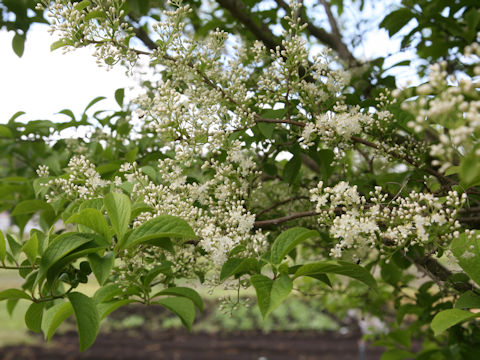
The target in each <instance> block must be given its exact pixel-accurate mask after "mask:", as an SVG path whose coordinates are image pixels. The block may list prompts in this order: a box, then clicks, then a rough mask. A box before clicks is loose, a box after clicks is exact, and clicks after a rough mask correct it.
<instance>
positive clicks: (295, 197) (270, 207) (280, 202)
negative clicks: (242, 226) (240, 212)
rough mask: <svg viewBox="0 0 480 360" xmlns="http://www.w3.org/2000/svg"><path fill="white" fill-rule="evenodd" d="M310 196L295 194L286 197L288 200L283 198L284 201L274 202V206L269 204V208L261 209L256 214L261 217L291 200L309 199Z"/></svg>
mask: <svg viewBox="0 0 480 360" xmlns="http://www.w3.org/2000/svg"><path fill="white" fill-rule="evenodd" d="M308 199H309V197H308V196H294V197H291V198H289V199H286V200H282V201H279V202H277V203H275V204H273V205H272V206H269V207H268V208H266V209H263V210H260V211H259V212H258V213H257V214H256V216H257V217H259V216H260V215H263V214H265V213H267V212H269V211H271V210H273V209H275V208H277V207H279V206H282V205H285V204H288V203H289V202H292V201H295V200H308Z"/></svg>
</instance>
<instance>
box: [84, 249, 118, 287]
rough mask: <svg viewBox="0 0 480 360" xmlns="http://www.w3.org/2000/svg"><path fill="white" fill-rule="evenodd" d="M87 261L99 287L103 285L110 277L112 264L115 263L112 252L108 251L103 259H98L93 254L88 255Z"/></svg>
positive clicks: (97, 256)
mask: <svg viewBox="0 0 480 360" xmlns="http://www.w3.org/2000/svg"><path fill="white" fill-rule="evenodd" d="M88 260H89V262H90V267H91V268H92V271H93V274H94V275H95V277H96V278H97V281H98V283H99V284H100V285H103V284H105V281H107V279H108V277H109V276H110V271H111V270H112V267H113V263H114V261H115V257H114V254H113V252H112V251H110V252H108V253H106V254H105V255H104V256H103V257H100V255H98V254H95V253H94V254H90V255H88Z"/></svg>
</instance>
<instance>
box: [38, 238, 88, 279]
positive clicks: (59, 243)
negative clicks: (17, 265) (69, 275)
mask: <svg viewBox="0 0 480 360" xmlns="http://www.w3.org/2000/svg"><path fill="white" fill-rule="evenodd" d="M94 239H95V235H94V234H84V233H70V232H69V233H64V234H61V235H59V236H57V237H56V238H55V239H54V240H53V241H52V242H51V243H50V244H49V245H48V247H47V249H46V250H45V252H44V253H43V256H42V260H41V262H40V269H39V272H38V279H41V278H42V277H43V276H44V275H45V274H46V272H47V271H48V269H50V267H52V266H53V265H54V264H55V263H56V262H57V261H59V260H60V259H61V258H62V257H64V256H65V255H67V254H68V253H70V252H71V251H73V250H75V249H77V248H79V247H80V246H82V245H84V244H86V243H88V242H90V241H92V240H94Z"/></svg>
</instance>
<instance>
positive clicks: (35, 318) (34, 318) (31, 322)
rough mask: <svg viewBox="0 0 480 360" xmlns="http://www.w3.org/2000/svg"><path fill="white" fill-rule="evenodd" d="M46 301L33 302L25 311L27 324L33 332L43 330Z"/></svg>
mask: <svg viewBox="0 0 480 360" xmlns="http://www.w3.org/2000/svg"><path fill="white" fill-rule="evenodd" d="M44 307H45V303H44V302H40V303H32V304H31V305H30V306H29V307H28V309H27V311H26V313H25V324H26V325H27V328H28V329H30V330H31V331H33V332H36V333H40V332H42V319H43V309H44Z"/></svg>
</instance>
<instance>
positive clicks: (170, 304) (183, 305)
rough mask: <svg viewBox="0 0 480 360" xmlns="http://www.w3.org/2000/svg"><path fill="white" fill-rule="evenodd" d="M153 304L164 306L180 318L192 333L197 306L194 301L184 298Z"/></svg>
mask: <svg viewBox="0 0 480 360" xmlns="http://www.w3.org/2000/svg"><path fill="white" fill-rule="evenodd" d="M152 304H158V305H162V306H163V307H165V308H167V309H168V310H170V311H171V312H173V313H174V314H175V315H177V316H178V317H179V318H180V320H181V321H182V323H183V325H185V327H186V328H187V329H188V330H189V331H192V325H193V321H194V320H195V305H194V304H193V302H192V300H190V299H187V298H184V297H171V298H166V299H160V300H156V301H152Z"/></svg>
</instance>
